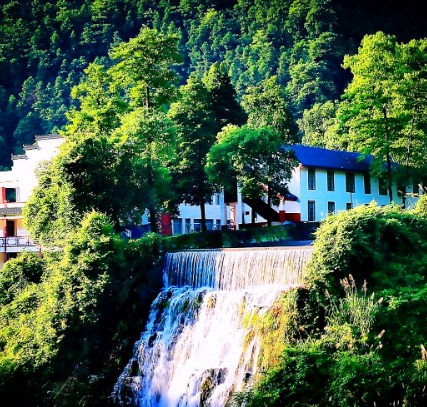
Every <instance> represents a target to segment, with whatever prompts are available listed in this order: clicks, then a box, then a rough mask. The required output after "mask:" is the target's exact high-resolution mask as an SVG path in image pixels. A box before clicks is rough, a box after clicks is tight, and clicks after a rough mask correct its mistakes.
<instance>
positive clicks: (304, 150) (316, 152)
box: [289, 145, 372, 172]
mask: <svg viewBox="0 0 427 407" xmlns="http://www.w3.org/2000/svg"><path fill="white" fill-rule="evenodd" d="M289 148H290V149H292V150H294V151H295V155H296V157H297V159H298V162H300V163H301V164H302V165H303V166H304V167H316V168H325V169H330V170H342V171H355V172H369V169H370V164H371V161H372V156H367V157H365V158H363V159H361V157H362V155H361V154H360V153H350V152H348V151H336V150H326V149H325V148H319V147H309V146H301V145H295V146H291V147H289Z"/></svg>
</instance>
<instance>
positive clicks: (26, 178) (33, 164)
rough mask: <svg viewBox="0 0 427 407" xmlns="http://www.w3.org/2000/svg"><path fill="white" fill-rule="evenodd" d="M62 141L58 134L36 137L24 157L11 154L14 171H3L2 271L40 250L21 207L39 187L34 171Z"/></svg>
mask: <svg viewBox="0 0 427 407" xmlns="http://www.w3.org/2000/svg"><path fill="white" fill-rule="evenodd" d="M62 142H63V139H61V138H60V137H59V136H58V135H47V136H36V143H35V144H32V145H24V146H23V149H24V151H25V154H21V155H12V161H13V165H12V169H11V170H10V171H1V172H0V219H1V220H0V225H1V226H2V227H1V230H0V268H2V267H3V264H4V262H5V261H6V260H7V259H9V258H12V257H16V256H17V254H18V253H20V252H21V251H22V250H31V251H39V248H38V247H37V246H36V245H35V244H34V243H33V242H32V241H31V239H30V237H29V234H28V231H27V230H26V229H25V228H24V226H23V224H22V208H23V206H24V205H25V203H26V202H27V201H28V198H29V196H30V195H31V192H32V190H33V188H34V186H36V185H37V178H36V175H35V169H36V168H37V166H38V165H39V163H40V162H41V161H44V160H50V159H51V158H52V157H53V156H55V155H56V154H57V152H58V147H59V145H60V144H61V143H62Z"/></svg>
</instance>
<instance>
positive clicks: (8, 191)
mask: <svg viewBox="0 0 427 407" xmlns="http://www.w3.org/2000/svg"><path fill="white" fill-rule="evenodd" d="M4 195H5V199H6V202H16V189H15V188H5V193H4Z"/></svg>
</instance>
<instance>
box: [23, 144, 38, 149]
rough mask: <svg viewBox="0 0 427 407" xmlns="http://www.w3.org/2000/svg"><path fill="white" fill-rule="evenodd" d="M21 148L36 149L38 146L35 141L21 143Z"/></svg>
mask: <svg viewBox="0 0 427 407" xmlns="http://www.w3.org/2000/svg"><path fill="white" fill-rule="evenodd" d="M22 149H23V150H24V151H27V150H38V149H39V146H38V145H37V143H36V144H23V145H22Z"/></svg>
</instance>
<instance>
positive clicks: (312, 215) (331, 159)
mask: <svg viewBox="0 0 427 407" xmlns="http://www.w3.org/2000/svg"><path fill="white" fill-rule="evenodd" d="M292 149H293V150H294V151H295V155H296V158H297V161H298V166H296V167H295V168H294V169H293V171H292V178H291V180H290V182H289V184H288V188H289V192H290V194H288V196H285V197H283V198H284V199H283V201H282V203H281V206H280V208H278V207H274V208H272V209H273V210H274V212H275V214H274V213H273V217H272V218H273V220H274V221H275V222H278V221H281V222H283V221H284V220H288V221H292V222H316V221H320V220H322V219H323V218H325V217H326V216H327V214H328V213H337V212H338V211H344V210H348V209H350V208H352V207H355V206H357V205H364V204H369V203H370V202H372V201H375V202H377V204H378V205H387V204H389V203H390V199H389V196H388V190H387V188H386V186H385V184H384V183H383V182H381V181H380V180H378V179H377V178H374V177H371V175H370V164H371V160H372V157H366V158H364V159H361V154H359V153H352V152H347V151H333V150H326V149H323V148H317V147H308V146H301V145H296V146H293V147H292ZM420 184H421V181H420V180H414V182H412V183H411V185H407V186H406V192H407V194H411V193H415V194H418V193H422V190H420V189H419V185H420ZM392 191H393V200H394V202H395V203H396V204H399V205H402V203H403V198H402V195H401V194H400V193H399V192H398V189H397V187H396V186H395V185H393V187H392ZM416 200H417V198H413V197H409V198H407V199H406V200H405V205H406V206H407V207H408V206H411V205H414V204H415V202H416ZM213 203H214V205H206V218H207V219H208V223H207V226H208V230H210V229H212V224H213V225H216V229H218V228H219V226H220V225H224V223H223V222H224V221H223V220H224V219H227V222H228V224H229V223H230V217H232V216H231V215H230V211H229V209H225V208H227V207H228V206H227V205H225V204H224V198H223V196H222V195H221V197H220V198H219V200H218V199H216V198H215V197H214V198H213ZM248 203H249V205H248ZM255 204H256V206H255ZM264 205H266V204H265V203H264ZM252 206H253V207H254V209H255V211H257V210H258V212H261V209H263V212H262V213H261V214H262V215H263V216H265V217H266V214H265V208H262V202H257V201H255V202H254V201H252V202H249V201H248V200H244V202H243V201H242V196H241V194H240V193H239V194H238V201H237V204H236V207H237V211H236V212H237V228H238V227H239V226H242V223H246V224H248V223H250V222H251V213H252V210H253V209H252ZM228 208H229V207H228ZM224 210H227V217H225V216H221V215H222V213H223V212H224ZM180 211H181V215H180V216H179V217H178V218H177V219H174V220H173V222H174V227H173V234H178V233H189V232H192V231H197V230H200V208H199V207H195V206H189V205H181V206H180ZM281 211H282V214H280V212H281ZM283 211H284V213H283ZM243 214H245V216H243ZM265 217H264V218H263V217H261V216H260V215H259V214H258V215H257V220H256V222H257V223H260V224H264V223H265V222H266V219H265ZM243 219H244V222H242V220H243ZM175 225H176V227H175ZM183 225H187V226H188V227H187V228H184V226H183Z"/></svg>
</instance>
